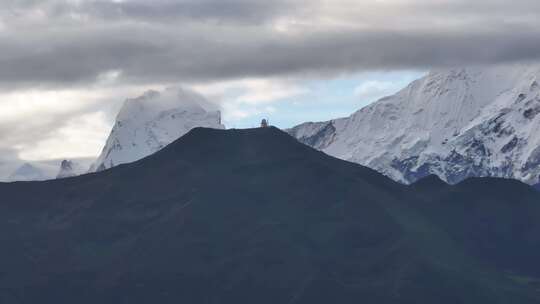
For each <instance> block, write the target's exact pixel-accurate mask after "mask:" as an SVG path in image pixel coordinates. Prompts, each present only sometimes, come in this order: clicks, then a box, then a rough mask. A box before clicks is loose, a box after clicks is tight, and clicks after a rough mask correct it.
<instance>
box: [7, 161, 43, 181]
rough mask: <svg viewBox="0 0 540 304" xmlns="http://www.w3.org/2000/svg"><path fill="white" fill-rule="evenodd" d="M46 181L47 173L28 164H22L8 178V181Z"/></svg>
mask: <svg viewBox="0 0 540 304" xmlns="http://www.w3.org/2000/svg"><path fill="white" fill-rule="evenodd" d="M46 179H47V173H46V172H45V170H43V169H42V168H38V167H37V166H35V165H32V164H30V163H24V164H22V165H21V166H20V167H19V168H17V170H15V171H14V172H13V173H11V175H10V176H9V177H8V180H9V181H38V180H46Z"/></svg>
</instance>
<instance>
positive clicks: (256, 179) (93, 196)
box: [0, 128, 540, 304]
mask: <svg viewBox="0 0 540 304" xmlns="http://www.w3.org/2000/svg"><path fill="white" fill-rule="evenodd" d="M0 197H1V198H2V200H1V203H0V240H2V250H1V251H0V303H10V304H11V303H24V304H26V303H83V304H84V303H192V304H195V303H216V304H217V303H250V304H251V303H258V304H264V303H272V304H275V303H310V304H313V303H381V304H385V303H443V304H444V303H452V304H453V303H475V304H478V303H480V304H481V303H490V304H491V303H539V301H540V294H539V292H538V288H539V286H538V279H537V278H540V263H537V261H536V259H535V257H538V256H539V254H540V241H539V240H540V239H539V238H538V235H540V225H539V224H538V223H540V208H539V207H538V203H539V202H540V199H539V198H540V196H539V194H538V193H537V192H535V191H534V190H532V188H530V187H528V186H526V185H524V184H521V183H519V182H513V181H507V180H497V179H474V180H467V181H465V182H463V183H461V184H458V185H456V186H446V185H443V184H441V183H439V182H437V181H435V180H431V181H430V180H427V181H424V182H423V184H419V185H416V186H415V185H412V186H403V185H400V184H397V183H395V182H393V181H391V180H390V179H388V178H386V177H384V176H382V175H380V174H378V173H377V172H375V171H373V170H371V169H367V168H364V167H361V166H359V165H355V164H352V163H348V162H344V161H341V160H338V159H335V158H332V157H330V156H327V155H326V154H324V153H322V152H318V151H316V150H313V149H311V148H309V147H307V146H304V145H302V144H300V143H298V142H297V141H296V140H295V139H294V138H292V137H290V136H289V135H287V134H285V133H283V132H281V131H279V130H278V129H275V128H261V129H249V130H228V131H223V130H212V129H202V128H197V129H194V130H192V131H190V132H189V133H188V134H186V135H185V136H183V137H182V138H180V139H179V140H177V141H176V142H174V143H173V144H171V145H169V146H168V147H166V148H164V149H163V150H161V151H160V152H158V153H156V154H154V155H151V156H149V157H147V158H145V159H143V160H141V161H138V162H135V163H131V164H126V165H121V166H118V167H116V168H113V169H111V170H107V171H103V172H100V173H95V174H89V175H84V176H79V177H74V178H67V179H61V180H55V181H46V182H21V183H11V184H0Z"/></svg>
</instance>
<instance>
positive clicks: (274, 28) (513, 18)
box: [0, 0, 540, 87]
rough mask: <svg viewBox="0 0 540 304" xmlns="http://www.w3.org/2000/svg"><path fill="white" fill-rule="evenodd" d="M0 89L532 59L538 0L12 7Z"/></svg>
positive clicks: (237, 0) (139, 1)
mask: <svg viewBox="0 0 540 304" xmlns="http://www.w3.org/2000/svg"><path fill="white" fill-rule="evenodd" d="M0 24H1V27H0V28H1V30H0V49H1V50H2V52H1V53H0V64H1V66H2V69H0V83H1V84H3V85H7V86H16V87H20V86H34V85H36V84H40V85H44V84H48V85H60V86H65V85H73V84H80V83H87V82H90V81H95V79H97V78H98V77H99V76H100V75H103V74H104V73H107V72H110V71H118V72H120V73H121V78H122V80H123V81H126V82H130V83H132V82H143V83H144V82H148V81H152V82H155V81H169V82H170V81H182V82H193V81H206V80H222V79H231V78H239V77H268V76H281V75H291V74H301V75H306V74H307V75H323V76H325V75H332V74H336V73H342V72H352V71H357V70H366V69H367V70H370V69H410V68H414V69H425V68H431V67H434V66H448V65H470V64H488V63H494V62H508V61H523V60H535V59H538V57H539V56H540V39H538V37H540V36H539V34H540V2H539V1H536V0H517V1H503V0H475V1H469V0H448V1H444V0H443V1H437V0H409V1H407V0H386V1H383V0H380V1H376V0H371V1H368V0H365V1H361V0H360V1H359V0H277V1H276V0H274V1H257V0H177V1H172V0H157V1H156V0H153V1H146V0H133V1H114V2H113V1H104V0H101V1H55V0H49V1H47V0H44V1H32V0H28V1H24V0H23V1H21V0H17V1H8V5H3V8H2V9H1V13H0Z"/></svg>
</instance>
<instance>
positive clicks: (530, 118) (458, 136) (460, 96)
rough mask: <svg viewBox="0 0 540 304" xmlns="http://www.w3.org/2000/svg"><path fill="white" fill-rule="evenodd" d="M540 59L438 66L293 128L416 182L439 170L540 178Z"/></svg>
mask: <svg viewBox="0 0 540 304" xmlns="http://www.w3.org/2000/svg"><path fill="white" fill-rule="evenodd" d="M539 84H540V64H538V65H505V66H492V67H477V68H462V69H451V70H443V71H434V72H431V73H430V74H429V75H427V76H425V77H423V78H421V79H419V80H416V81H414V82H413V83H411V84H410V85H409V86H408V87H406V88H405V89H403V90H401V91H400V92H398V93H397V94H395V95H393V96H390V97H386V98H383V99H381V100H379V101H377V102H375V103H373V104H371V105H369V106H367V107H365V108H363V109H361V110H359V111H357V112H356V113H354V114H352V115H351V116H349V117H347V118H341V119H336V120H332V121H328V122H320V123H305V124H302V125H299V126H296V127H294V128H292V129H290V130H289V131H288V132H289V133H290V134H291V135H293V136H295V137H296V138H298V139H299V140H300V141H301V142H303V143H306V144H308V145H310V146H312V147H315V148H317V149H319V150H322V151H324V152H326V153H328V154H330V155H333V156H336V157H338V158H342V159H345V160H349V161H353V162H357V163H360V164H362V165H365V166H368V167H371V168H374V169H376V170H378V171H380V172H382V173H384V174H386V175H388V176H389V177H391V178H393V179H395V180H398V181H401V182H405V183H411V182H414V181H416V180H418V179H420V178H422V177H425V176H428V175H430V174H437V175H438V176H440V177H441V178H443V179H444V180H446V181H448V182H450V183H456V182H459V181H461V180H463V179H465V178H467V177H471V176H494V177H505V178H516V179H519V180H522V181H525V182H527V183H530V184H535V183H537V182H538V181H539V176H540V132H538V130H539V129H540V115H539V114H540V85H539Z"/></svg>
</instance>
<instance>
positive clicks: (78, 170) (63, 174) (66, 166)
mask: <svg viewBox="0 0 540 304" xmlns="http://www.w3.org/2000/svg"><path fill="white" fill-rule="evenodd" d="M86 169H88V167H87V168H86ZM84 172H85V168H84V167H83V166H81V165H80V164H79V163H76V162H74V161H72V160H63V161H62V162H61V163H60V170H59V172H58V174H57V175H56V178H67V177H73V176H77V175H80V174H82V173H84Z"/></svg>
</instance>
